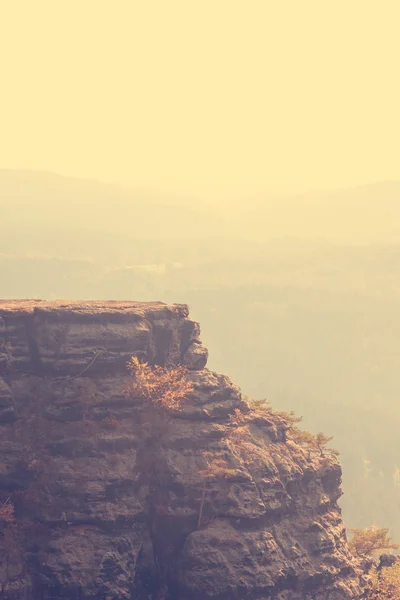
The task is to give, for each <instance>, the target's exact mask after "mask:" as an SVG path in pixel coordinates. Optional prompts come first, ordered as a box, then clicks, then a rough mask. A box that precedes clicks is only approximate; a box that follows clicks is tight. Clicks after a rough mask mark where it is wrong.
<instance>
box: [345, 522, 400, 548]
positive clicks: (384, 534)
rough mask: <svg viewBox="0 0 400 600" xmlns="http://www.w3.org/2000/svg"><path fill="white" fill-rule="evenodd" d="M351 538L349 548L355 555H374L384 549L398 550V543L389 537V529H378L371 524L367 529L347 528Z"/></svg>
mask: <svg viewBox="0 0 400 600" xmlns="http://www.w3.org/2000/svg"><path fill="white" fill-rule="evenodd" d="M349 532H350V533H351V534H352V538H351V540H350V542H349V548H350V550H351V552H352V553H353V554H354V555H355V556H375V555H376V554H378V553H379V552H383V551H385V550H387V551H389V552H391V551H392V550H398V549H399V548H400V546H399V544H394V543H393V542H392V538H391V537H389V529H379V528H378V527H375V526H374V525H372V527H368V528H367V529H349Z"/></svg>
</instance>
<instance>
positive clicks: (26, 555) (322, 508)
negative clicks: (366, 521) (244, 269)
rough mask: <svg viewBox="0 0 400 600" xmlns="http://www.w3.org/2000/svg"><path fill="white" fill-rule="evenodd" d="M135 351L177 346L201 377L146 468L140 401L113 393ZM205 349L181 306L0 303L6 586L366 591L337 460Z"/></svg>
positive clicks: (44, 592) (149, 599)
mask: <svg viewBox="0 0 400 600" xmlns="http://www.w3.org/2000/svg"><path fill="white" fill-rule="evenodd" d="M132 355H136V356H139V357H140V358H143V359H145V360H146V361H148V362H149V363H151V364H160V365H163V364H164V363H165V361H166V360H168V359H171V357H172V358H173V359H174V360H175V361H179V362H183V363H184V364H186V366H187V367H188V369H189V377H190V379H191V380H192V382H193V385H194V392H193V394H191V396H190V398H189V399H188V400H187V402H186V403H185V405H184V407H183V410H181V411H170V412H169V414H166V415H165V417H164V422H163V427H162V429H161V430H159V431H158V439H157V446H156V448H157V452H158V454H157V457H156V458H157V460H156V464H155V465H154V464H153V466H152V467H151V468H150V467H149V460H148V456H149V452H150V450H149V448H150V447H151V444H152V435H153V436H154V431H152V429H151V426H150V424H149V422H148V421H147V420H146V418H145V417H144V414H145V411H144V406H143V401H140V400H139V399H135V398H131V397H127V396H126V395H124V394H123V393H122V391H121V390H122V387H123V384H124V382H125V381H126V380H127V378H128V377H129V375H128V373H127V370H126V362H127V360H128V359H129V358H130V357H131V356H132ZM206 361H207V351H206V350H205V349H204V348H203V346H202V345H201V343H200V341H199V326H198V325H197V323H195V322H193V321H191V320H190V319H189V317H188V309H187V307H186V306H182V305H172V306H167V305H165V304H162V303H146V304H139V303H132V302H126V303H122V302H103V303H101V302H65V303H63V302H52V303H47V302H41V301H18V302H8V301H0V375H1V377H0V501H1V503H2V505H3V506H4V504H5V503H7V502H12V503H13V505H14V506H15V517H16V519H15V521H14V522H12V523H1V522H0V537H1V540H0V544H1V550H0V559H1V560H0V597H1V598H2V599H4V600H22V599H24V600H39V599H40V600H42V599H50V598H52V599H63V600H64V599H65V600H67V599H71V600H72V599H78V598H79V599H84V598H86V599H92V600H95V599H99V600H100V599H103V600H104V599H109V600H111V599H113V600H128V599H137V600H160V599H161V598H164V599H165V600H166V599H169V600H172V599H173V600H239V599H248V600H267V599H276V600H289V599H292V600H300V599H315V600H324V599H327V600H328V599H329V600H339V599H340V600H344V599H351V598H354V599H355V598H358V597H359V595H360V588H359V574H358V567H357V564H356V562H355V561H354V559H352V558H351V556H350V553H349V551H348V548H347V543H346V536H345V530H344V526H343V522H342V520H341V514H340V509H339V508H338V505H337V500H338V498H339V496H340V494H341V490H340V478H341V470H340V466H339V464H338V462H337V460H336V459H335V458H332V457H322V456H321V457H314V458H310V457H308V456H307V453H306V452H305V451H304V450H303V449H302V448H301V447H300V446H298V445H297V444H295V443H294V442H292V441H290V440H288V439H287V435H286V429H287V423H286V422H285V419H284V418H283V417H281V416H279V414H275V413H273V412H271V413H270V414H268V413H262V414H261V413H260V414H258V413H257V411H250V410H249V407H248V404H247V403H246V402H245V401H244V400H243V398H242V396H241V393H240V390H239V389H238V388H237V387H236V386H235V385H233V384H232V382H231V381H230V380H229V378H228V377H226V376H224V375H219V374H216V373H214V372H212V371H210V370H208V369H207V368H206V367H205V365H206ZM235 409H239V410H240V411H242V413H243V414H246V415H247V416H246V418H247V423H248V426H249V431H250V434H249V433H247V434H246V435H244V436H242V437H240V436H239V437H238V438H237V442H235V438H232V437H229V436H228V435H227V434H228V432H229V431H232V421H231V420H230V416H232V415H233V414H234V413H235ZM237 431H239V432H240V427H239V428H238V429H237ZM235 432H236V430H234V433H235ZM232 440H233V441H232ZM152 448H153V449H154V445H153V446H152ZM206 453H207V456H211V457H212V459H213V458H215V459H216V463H217V464H219V465H221V464H222V465H224V467H223V468H221V475H220V476H218V474H217V475H215V476H213V477H209V478H208V479H207V478H206V476H205V474H204V472H205V471H204V470H205V458H204V457H205V456H206ZM202 501H204V506H203V511H202V512H203V514H202V517H201V520H200V523H199V511H200V506H201V504H202Z"/></svg>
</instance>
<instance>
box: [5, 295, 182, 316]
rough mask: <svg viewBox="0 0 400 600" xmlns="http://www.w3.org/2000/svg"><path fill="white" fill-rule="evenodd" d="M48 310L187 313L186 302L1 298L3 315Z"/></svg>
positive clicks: (97, 313)
mask: <svg viewBox="0 0 400 600" xmlns="http://www.w3.org/2000/svg"><path fill="white" fill-rule="evenodd" d="M34 314H47V315H48V316H56V315H61V314H63V315H67V314H69V315H71V316H85V315H86V316H89V315H90V316H102V317H105V318H106V317H107V315H109V316H116V315H121V316H122V315H124V316H128V315H129V316H135V315H136V316H138V317H141V318H146V317H147V318H161V317H167V316H171V315H175V316H179V317H183V318H184V317H187V316H188V314H189V309H188V307H187V306H186V305H185V304H165V303H164V302H134V301H130V300H128V301H122V300H54V301H53V300H52V301H50V300H36V299H33V300H29V299H27V300H0V317H6V316H12V315H14V316H27V315H34Z"/></svg>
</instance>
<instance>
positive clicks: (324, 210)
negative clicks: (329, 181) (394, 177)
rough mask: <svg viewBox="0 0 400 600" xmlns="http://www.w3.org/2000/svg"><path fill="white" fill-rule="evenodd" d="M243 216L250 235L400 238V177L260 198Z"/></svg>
mask: <svg viewBox="0 0 400 600" xmlns="http://www.w3.org/2000/svg"><path fill="white" fill-rule="evenodd" d="M246 204H247V207H246V206H244V210H243V211H242V214H241V215H240V222H241V225H242V227H243V229H245V231H246V233H247V235H251V236H252V237H257V238H259V239H265V238H266V237H275V238H276V237H282V236H283V237H285V236H293V237H295V238H297V239H301V240H307V239H308V240H309V239H310V238H315V239H326V240H329V241H331V242H334V243H338V242H346V243H351V244H354V243H369V242H377V241H386V242H388V241H391V242H395V241H398V240H399V239H400V182H396V181H394V182H383V183H376V184H372V185H364V186H359V187H354V188H347V189H340V190H333V191H320V192H311V193H308V194H302V195H297V196H292V197H288V198H272V199H271V198H264V199H261V200H257V199H255V200H254V201H253V202H251V203H250V206H248V203H246Z"/></svg>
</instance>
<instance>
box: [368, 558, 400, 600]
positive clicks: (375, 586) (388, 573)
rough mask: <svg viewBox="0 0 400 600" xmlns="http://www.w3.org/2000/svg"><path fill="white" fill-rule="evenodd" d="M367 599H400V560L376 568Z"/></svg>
mask: <svg viewBox="0 0 400 600" xmlns="http://www.w3.org/2000/svg"><path fill="white" fill-rule="evenodd" d="M366 600H400V562H396V563H395V564H394V565H392V566H390V567H383V568H382V569H379V568H376V569H374V571H373V573H372V575H371V580H370V584H369V589H368V592H367V595H366Z"/></svg>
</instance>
